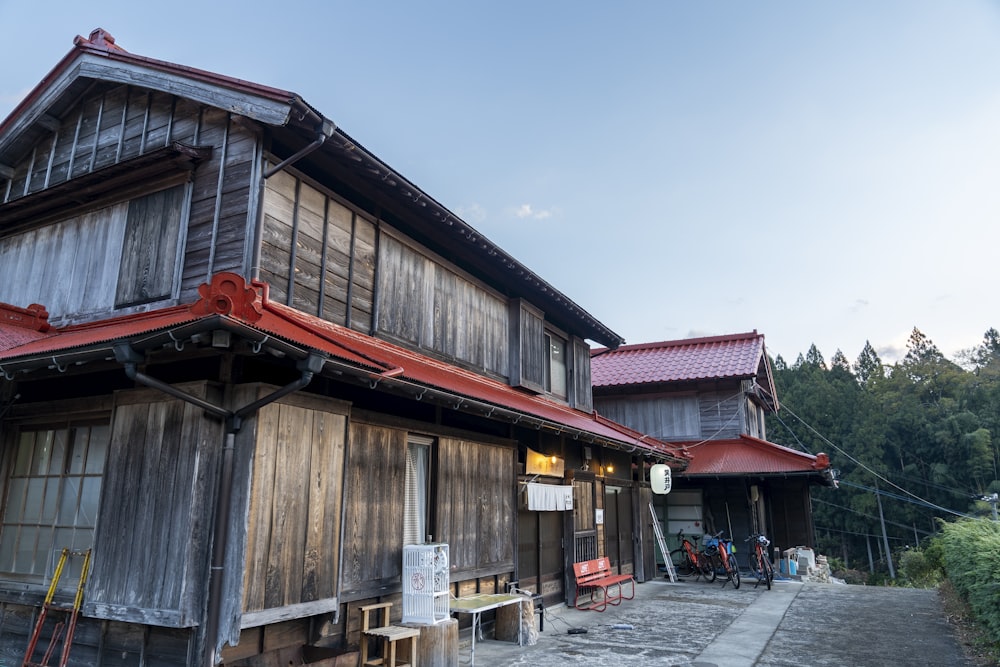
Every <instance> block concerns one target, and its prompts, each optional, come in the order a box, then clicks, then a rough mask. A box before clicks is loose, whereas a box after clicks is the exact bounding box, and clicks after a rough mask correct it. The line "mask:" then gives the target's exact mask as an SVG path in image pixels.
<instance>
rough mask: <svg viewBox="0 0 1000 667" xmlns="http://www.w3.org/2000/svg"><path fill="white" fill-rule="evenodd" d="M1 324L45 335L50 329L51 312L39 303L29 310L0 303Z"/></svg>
mask: <svg viewBox="0 0 1000 667" xmlns="http://www.w3.org/2000/svg"><path fill="white" fill-rule="evenodd" d="M0 323H2V324H12V325H14V326H17V327H22V328H24V329H30V330H32V331H39V332H41V333H45V332H47V331H48V330H49V327H50V325H49V311H47V310H45V306H42V305H39V304H37V303H33V304H31V305H30V306H28V307H27V308H18V307H17V306H12V305H10V304H7V303H0Z"/></svg>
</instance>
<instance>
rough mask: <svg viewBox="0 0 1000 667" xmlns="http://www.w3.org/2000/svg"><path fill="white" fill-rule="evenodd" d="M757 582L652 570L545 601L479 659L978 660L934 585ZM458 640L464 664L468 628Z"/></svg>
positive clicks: (769, 663) (968, 666)
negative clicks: (617, 585)
mask: <svg viewBox="0 0 1000 667" xmlns="http://www.w3.org/2000/svg"><path fill="white" fill-rule="evenodd" d="M753 583H754V582H753V580H750V581H749V582H748V581H746V580H744V582H743V586H742V587H741V588H740V589H739V590H733V589H732V587H731V585H726V586H725V587H723V586H722V585H721V583H719V582H716V583H712V584H708V583H704V582H702V581H687V580H681V581H680V582H678V583H670V582H668V581H662V580H656V581H649V582H646V583H643V584H639V585H637V586H636V596H635V599H633V600H625V601H624V602H623V603H622V604H621V605H620V606H616V607H608V609H607V611H604V612H595V611H578V610H576V609H573V608H570V607H562V606H560V607H556V608H550V609H546V610H545V629H544V632H541V633H539V635H538V641H537V642H536V643H535V644H534V645H532V646H518V645H517V644H516V643H510V642H501V641H495V640H491V639H487V640H485V641H479V642H477V643H476V665H481V666H484V667H498V666H505V665H512V666H513V665H525V666H529V665H530V666H532V667H546V666H552V667H555V666H559V667H563V666H564V665H566V664H572V665H595V666H597V665H601V666H607V665H622V666H624V665H679V666H683V667H753V666H756V667H789V666H792V665H794V666H796V667H825V666H827V665H830V666H833V665H836V666H838V667H841V666H845V665H847V666H851V667H869V666H870V667H882V666H885V667H890V666H892V667H897V666H900V665H906V666H907V667H915V666H921V665H927V666H928V667H931V666H933V667H940V666H944V665H947V666H948V667H975V663H973V662H971V661H969V660H968V659H967V658H966V657H965V656H964V654H963V652H962V649H961V647H960V645H959V644H958V642H957V641H956V639H955V637H954V634H953V632H952V629H951V628H950V627H949V626H948V624H947V622H946V621H945V618H944V613H943V611H942V607H941V602H940V600H939V598H938V594H937V592H936V591H931V590H914V589H905V588H877V587H865V586H846V585H842V584H820V583H801V582H797V581H776V582H775V584H774V587H773V588H772V590H770V591H768V590H766V589H765V588H764V587H763V586H759V587H757V588H754V586H753ZM570 630H574V632H573V633H570ZM582 630H586V632H581V631H582ZM487 635H488V628H487ZM459 643H460V646H461V651H460V663H462V664H466V665H467V664H468V662H469V643H470V633H469V630H468V629H463V630H462V631H461V633H460V640H459Z"/></svg>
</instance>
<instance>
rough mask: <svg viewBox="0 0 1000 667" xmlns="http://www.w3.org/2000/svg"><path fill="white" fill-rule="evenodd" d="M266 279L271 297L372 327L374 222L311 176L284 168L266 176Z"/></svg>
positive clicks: (349, 323) (357, 325) (341, 321)
mask: <svg viewBox="0 0 1000 667" xmlns="http://www.w3.org/2000/svg"><path fill="white" fill-rule="evenodd" d="M263 207H264V208H263V210H264V228H263V238H262V240H261V262H260V264H261V266H260V277H261V280H264V281H266V282H268V283H270V285H271V298H272V299H274V300H276V301H280V302H281V303H284V304H286V305H290V306H293V307H295V308H297V309H299V310H301V311H304V312H306V313H309V314H311V315H316V316H318V317H322V318H323V319H326V320H329V321H331V322H335V323H337V324H341V325H344V326H347V327H351V328H353V329H355V330H357V331H362V332H365V333H368V332H369V331H370V330H371V326H372V308H373V300H374V296H373V295H374V288H375V237H376V228H375V224H374V223H373V222H372V221H371V220H370V219H368V218H367V217H365V216H363V215H361V214H360V213H358V212H357V211H355V210H353V209H351V208H350V207H348V206H347V205H346V204H345V203H344V202H342V201H341V200H340V199H339V198H337V197H336V196H334V195H333V194H332V193H330V192H328V191H326V190H324V189H323V188H321V187H320V186H318V185H316V184H314V183H312V182H311V181H307V180H304V179H303V178H300V177H299V176H297V175H295V174H293V173H291V172H289V171H281V172H278V173H276V174H274V175H273V176H271V177H270V178H268V179H267V181H266V187H265V191H264V201H263Z"/></svg>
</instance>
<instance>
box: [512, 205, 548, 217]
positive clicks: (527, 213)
mask: <svg viewBox="0 0 1000 667" xmlns="http://www.w3.org/2000/svg"><path fill="white" fill-rule="evenodd" d="M514 215H515V216H517V217H518V218H521V219H522V220H523V219H526V218H527V219H531V220H546V219H548V218H551V217H552V216H553V215H554V211H553V210H552V209H539V210H535V208H534V207H533V206H532V205H531V204H521V205H520V206H518V207H517V208H516V209H515V210H514Z"/></svg>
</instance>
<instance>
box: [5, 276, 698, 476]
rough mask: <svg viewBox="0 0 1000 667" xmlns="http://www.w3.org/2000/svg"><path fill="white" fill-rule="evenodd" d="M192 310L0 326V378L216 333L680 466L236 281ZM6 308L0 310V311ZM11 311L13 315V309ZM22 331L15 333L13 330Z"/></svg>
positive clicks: (624, 438) (583, 421)
mask: <svg viewBox="0 0 1000 667" xmlns="http://www.w3.org/2000/svg"><path fill="white" fill-rule="evenodd" d="M199 294H200V295H201V299H199V300H198V301H197V302H195V303H193V304H188V305H183V306H175V307H171V308H164V309H159V310H155V311H151V312H148V313H143V314H140V315H130V316H126V317H119V318H113V319H108V320H102V321H98V322H91V323H88V324H84V325H71V326H67V327H63V328H58V329H50V330H48V331H45V332H43V331H38V330H35V331H34V332H33V333H31V331H30V330H29V329H28V328H26V327H24V326H21V325H20V324H17V323H9V322H7V321H5V320H4V319H2V318H0V378H6V379H8V380H10V379H14V378H15V377H17V375H18V374H19V373H26V372H31V371H34V370H39V369H43V368H58V369H64V368H66V367H68V366H69V365H70V364H83V363H87V362H89V361H96V360H111V359H115V358H116V355H117V354H118V352H119V350H116V347H119V349H120V346H121V345H122V344H127V345H128V346H130V347H131V348H133V349H137V350H143V349H157V348H160V347H162V346H163V345H164V344H173V345H177V346H180V347H179V348H178V349H180V348H183V346H184V345H187V344H189V343H191V341H192V338H193V337H196V336H198V335H199V334H201V335H202V336H204V334H206V333H208V332H210V331H213V330H217V329H224V330H228V331H231V332H234V333H236V334H238V335H240V336H242V337H243V338H246V339H248V340H250V341H252V342H254V343H255V344H256V345H257V346H258V347H259V348H262V347H267V348H268V349H271V350H275V351H278V352H280V353H282V354H285V355H289V356H291V357H292V358H304V357H305V356H306V354H307V353H308V352H309V351H316V352H320V353H322V354H323V355H325V358H326V361H325V368H326V370H328V371H330V372H335V373H339V374H347V375H350V376H352V377H354V378H356V379H358V378H360V379H362V380H364V381H366V382H368V383H369V384H370V387H371V388H372V389H374V388H376V387H378V386H379V385H380V384H381V385H382V387H383V388H386V389H388V388H392V389H394V390H397V391H401V392H404V393H406V394H408V395H410V396H412V397H414V398H417V399H419V400H423V399H424V397H425V395H426V396H427V400H434V399H436V400H447V401H448V404H449V405H451V407H453V408H455V409H465V410H468V411H471V412H476V413H478V414H481V415H484V416H487V417H503V418H505V419H508V420H510V421H512V422H514V423H518V422H522V421H523V423H525V424H530V425H534V426H535V427H536V428H546V429H551V430H556V431H559V432H565V433H567V434H570V435H572V436H573V437H574V438H576V439H582V440H584V442H600V443H602V444H608V445H611V446H615V447H618V448H621V449H626V450H629V451H633V450H635V449H638V450H641V451H643V452H645V453H648V454H650V455H653V456H655V457H657V458H661V459H669V460H671V461H673V462H675V463H678V462H679V463H683V462H684V461H685V460H686V456H685V455H684V454H683V453H682V452H681V451H680V450H679V449H678V448H676V447H673V446H671V445H669V444H667V443H664V442H661V441H658V440H654V439H651V438H648V437H643V436H641V435H640V434H638V433H636V432H634V431H632V430H631V429H629V428H627V427H625V426H622V425H620V424H616V423H614V422H611V421H609V420H607V419H604V418H602V417H600V416H598V415H596V414H595V413H586V412H583V411H580V410H576V409H573V408H570V407H569V406H566V405H562V404H558V403H555V402H553V401H550V400H548V399H546V398H543V397H540V396H536V395H534V394H530V393H526V392H524V391H522V390H518V389H515V388H513V387H511V386H509V385H507V384H504V383H502V382H499V381H496V380H492V379H490V378H487V377H484V376H481V375H478V374H476V373H473V372H470V371H466V370H463V369H461V368H457V367H455V366H452V365H450V364H447V363H445V362H442V361H438V360H435V359H432V358H430V357H426V356H424V355H421V354H418V353H416V352H413V351H411V350H407V349H405V348H402V347H400V346H397V345H393V344H391V343H388V342H386V341H383V340H380V339H377V338H373V337H371V336H367V335H365V334H361V333H358V332H356V331H353V330H351V329H348V328H346V327H343V326H340V325H337V324H333V323H331V322H327V321H325V320H322V319H320V318H318V317H314V316H311V315H307V314H305V313H303V312H301V311H298V310H295V309H294V308H290V307H288V306H284V305H282V304H279V303H275V302H272V301H271V300H270V299H269V298H268V286H267V284H266V283H261V282H257V281H253V282H251V283H250V284H247V283H246V282H245V281H244V279H243V278H242V277H241V276H238V275H236V274H232V273H220V274H218V275H216V276H214V277H213V279H212V282H211V283H208V284H204V285H202V286H201V287H200V288H199ZM7 309H12V307H9V306H0V313H2V312H4V311H5V310H7ZM12 310H17V309H12ZM22 329H23V330H24V331H26V332H28V333H27V334H21V333H20V330H22Z"/></svg>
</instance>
